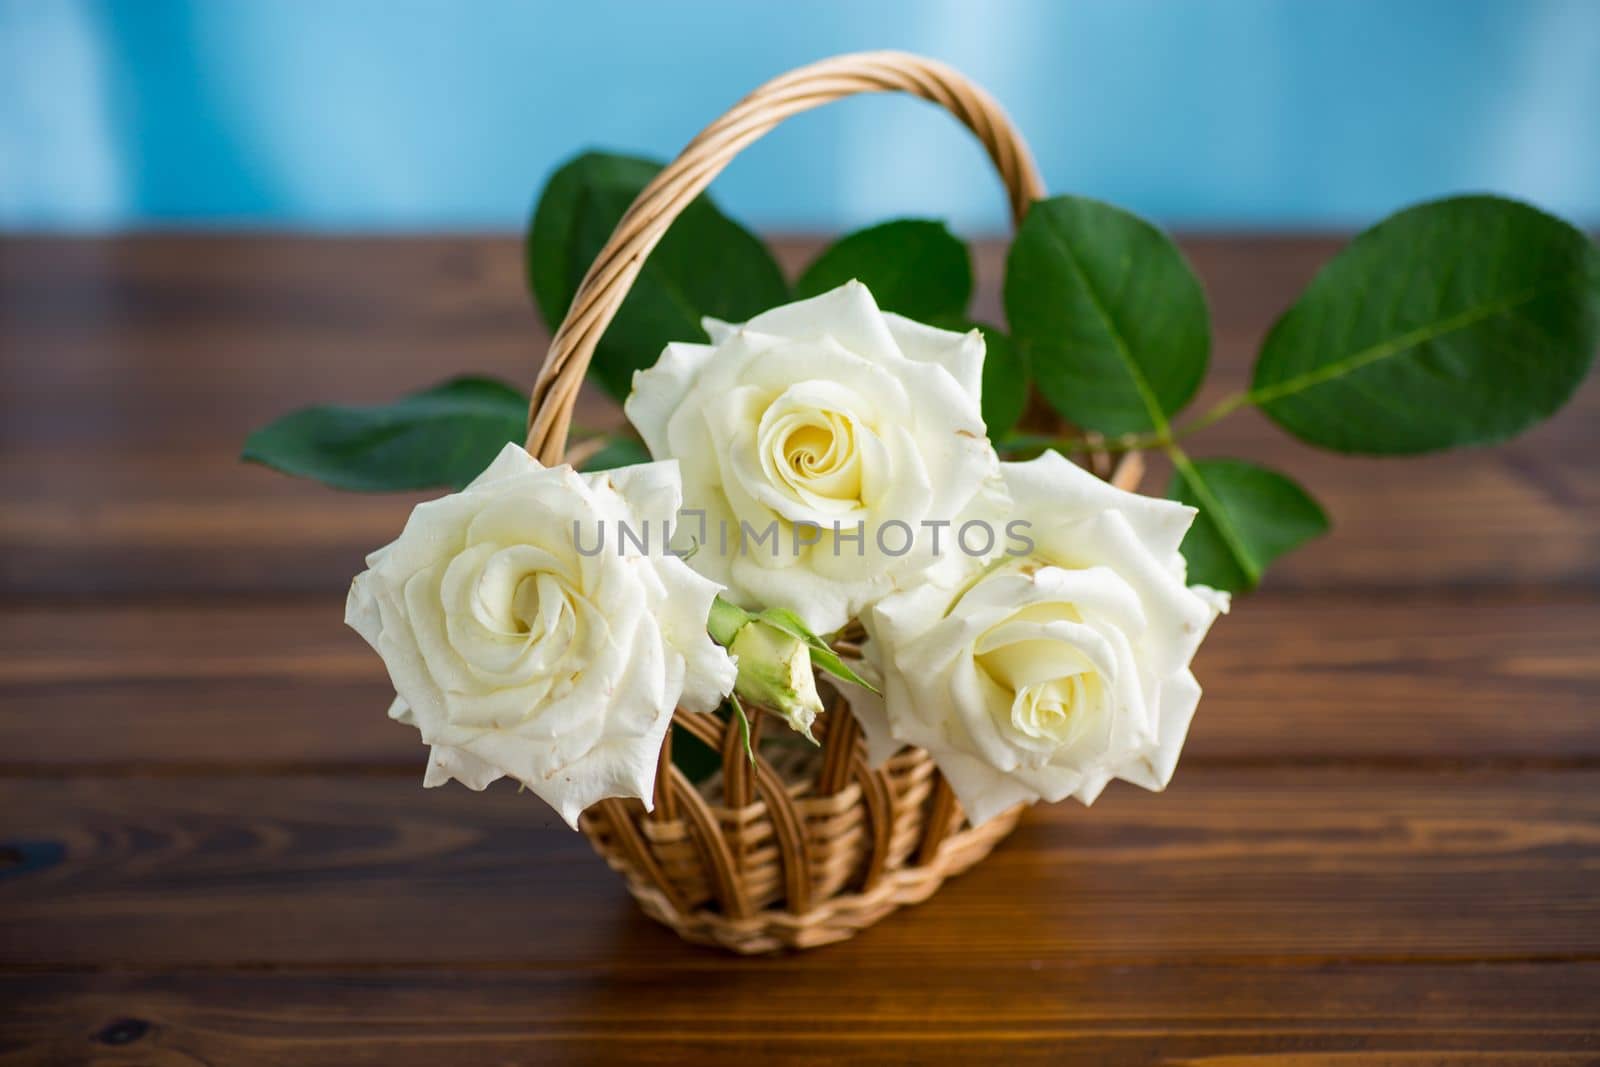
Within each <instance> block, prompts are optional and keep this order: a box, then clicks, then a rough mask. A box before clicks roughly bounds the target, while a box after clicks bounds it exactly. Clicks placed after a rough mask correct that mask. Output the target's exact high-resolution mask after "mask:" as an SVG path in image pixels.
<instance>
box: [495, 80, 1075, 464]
mask: <svg viewBox="0 0 1600 1067" xmlns="http://www.w3.org/2000/svg"><path fill="white" fill-rule="evenodd" d="M887 92H903V93H910V94H911V95H912V96H920V97H921V98H922V99H924V100H929V101H932V102H933V103H935V104H938V105H939V106H940V107H942V108H944V109H945V110H946V111H949V112H950V113H951V114H952V115H954V116H955V117H956V118H958V119H960V120H961V122H962V123H963V124H964V125H965V126H966V127H967V128H968V129H970V130H971V131H972V132H973V133H974V134H975V135H976V136H977V138H978V140H979V141H981V142H983V147H984V149H985V150H987V151H988V153H989V158H990V159H991V160H993V161H994V165H995V169H996V170H998V171H999V172H1000V178H1001V180H1002V181H1003V182H1005V186H1006V194H1007V196H1008V197H1009V198H1010V201H1011V217H1012V220H1013V221H1014V222H1015V223H1019V224H1020V223H1021V221H1022V217H1023V216H1024V215H1026V214H1027V212H1028V207H1029V206H1030V205H1031V204H1032V203H1033V202H1034V201H1035V200H1038V199H1040V198H1041V197H1043V196H1044V184H1043V183H1042V182H1041V181H1040V180H1039V172H1038V170H1037V168H1035V166H1034V163H1033V157H1032V156H1031V155H1030V154H1029V152H1028V147H1027V145H1026V144H1024V143H1023V140H1022V137H1021V135H1020V134H1018V133H1017V130H1016V127H1014V126H1013V125H1012V124H1011V120H1010V119H1009V118H1007V117H1006V114H1005V112H1003V111H1002V110H1000V105H999V104H997V103H996V102H995V101H994V98H993V97H991V96H990V95H989V94H988V93H986V92H984V91H983V90H982V89H980V88H979V87H978V86H976V85H974V84H973V83H972V82H970V81H968V80H967V78H966V77H965V76H963V75H962V74H960V73H958V72H957V71H955V70H953V69H951V68H950V67H947V66H945V65H944V64H943V63H938V62H935V61H934V60H931V59H924V58H923V57H921V56H914V55H910V54H907V53H905V52H859V53H856V54H854V55H844V56H836V57H834V58H832V59H824V60H822V61H821V62H818V63H812V64H810V65H808V66H804V67H800V68H798V69H797V70H792V71H790V72H789V73H788V74H784V75H782V76H780V77H778V78H774V79H773V80H772V81H769V82H767V83H766V84H765V85H763V86H761V87H760V88H759V89H757V90H756V91H755V92H753V93H751V94H750V95H749V96H747V97H745V98H744V99H743V100H741V101H739V102H738V103H737V104H735V105H734V106H733V108H732V109H731V110H730V111H728V113H727V114H725V115H723V116H722V117H721V118H720V119H718V120H717V121H716V122H713V123H712V124H711V125H710V126H707V127H706V128H705V129H704V130H702V131H700V135H699V136H698V137H696V138H695V139H694V140H692V141H690V142H689V144H688V146H687V147H685V148H684V150H683V151H682V152H681V153H679V155H678V158H677V159H674V160H673V161H672V162H671V163H669V164H667V166H666V167H665V168H664V169H663V170H662V171H661V172H660V173H659V174H657V175H656V176H655V178H654V179H652V180H651V182H650V184H649V185H646V186H645V187H644V190H643V191H642V192H640V193H639V197H638V199H636V200H635V201H634V202H633V205H632V206H631V207H629V208H628V210H627V213H626V214H624V215H623V216H622V219H621V220H620V221H619V222H618V223H617V228H616V230H615V231H613V232H612V234H611V239H610V240H608V241H607V242H606V245H605V247H604V248H602V249H601V250H600V253H599V254H598V255H597V256H595V259H594V262H593V263H592V264H590V266H589V271H588V273H587V274H585V275H584V276H583V281H582V283H581V284H580V285H579V286H578V291H577V293H576V294H575V295H574V296H573V298H572V305H571V306H570V307H569V308H568V309H567V315H566V318H565V319H563V320H562V323H561V327H560V329H558V330H556V334H555V337H554V338H552V339H551V341H550V348H549V350H548V351H547V352H546V353H545V357H544V365H543V366H541V367H540V368H539V377H538V379H537V380H536V381H535V382H534V385H533V397H532V399H531V401H530V403H529V405H528V441H527V447H528V451H529V452H530V453H532V454H533V456H534V457H535V458H537V459H538V460H539V462H541V463H544V464H546V465H547V466H554V465H555V464H557V463H559V462H560V461H561V457H562V455H563V453H564V452H565V451H566V442H567V430H568V428H569V426H570V424H571V421H572V407H573V405H574V404H575V403H577V399H578V388H579V386H581V385H582V384H583V375H584V371H586V370H587V369H588V367H589V360H590V359H591V358H593V356H594V350H595V346H596V345H597V344H599V342H600V336H601V335H602V334H603V333H605V330H606V327H607V326H609V325H610V324H611V319H612V317H613V316H615V315H616V313H617V309H618V308H619V307H621V306H622V301H623V299H624V298H625V297H627V295H628V289H629V288H630V287H631V286H632V285H633V280H634V278H636V277H638V275H639V270H640V268H641V267H642V266H643V265H644V260H645V257H646V256H648V255H649V254H650V252H651V250H652V249H654V248H655V246H656V242H658V241H660V240H661V237H662V235H663V234H665V233H666V232H667V227H669V226H670V225H672V220H673V219H675V218H677V216H678V212H680V211H682V210H683V209H684V208H685V207H686V206H687V205H688V204H689V202H690V201H692V200H693V199H694V198H695V197H697V196H699V195H700V193H701V192H702V191H704V189H705V188H706V186H708V185H710V184H711V181H712V179H713V178H715V177H716V176H717V175H718V174H719V173H721V171H722V168H723V167H725V166H727V165H728V163H729V162H730V161H732V159H733V157H734V156H736V155H738V154H739V152H740V151H741V150H743V149H744V148H745V147H746V146H747V145H749V144H751V143H752V142H754V141H756V140H757V139H759V138H760V137H761V136H762V135H763V134H765V133H766V132H767V131H768V130H770V129H772V128H773V127H774V126H776V125H778V123H780V122H782V121H783V120H784V119H786V118H788V117H789V116H791V115H798V114H799V113H800V112H802V111H810V110H811V109H812V108H814V107H820V106H821V105H823V104H826V103H828V102H829V101H832V100H838V99H839V98H841V97H846V96H854V95H856V94H857V93H887Z"/></svg>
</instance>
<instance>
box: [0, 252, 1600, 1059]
mask: <svg viewBox="0 0 1600 1067" xmlns="http://www.w3.org/2000/svg"><path fill="white" fill-rule="evenodd" d="M1186 244H1187V248H1188V250H1189V252H1190V254H1191V256H1192V258H1193V260H1194V262H1195V264H1196V267H1197V269H1198V270H1199V272H1200V273H1201V275H1202V276H1203V278H1204V279H1205V282H1206V284H1207V287H1208V289H1209V290H1210V293H1211V297H1212V301H1213V304H1214V308H1215V320H1216V321H1215V327H1216V332H1217V352H1216V356H1215V359H1214V363H1215V371H1214V373H1213V376H1212V379H1211V382H1210V384H1209V385H1208V387H1207V389H1206V392H1205V394H1204V395H1202V397H1201V398H1200V402H1201V403H1205V402H1208V401H1209V400H1211V399H1213V398H1214V397H1215V396H1218V395H1220V394H1221V392H1222V391H1223V390H1224V389H1231V388H1234V387H1237V386H1238V385H1239V384H1240V383H1241V382H1242V381H1243V380H1244V378H1245V376H1246V373H1247V370H1248V366H1249V359H1250V353H1251V351H1252V349H1253V346H1254V344H1255V342H1256V340H1257V339H1258V338H1259V337H1260V336H1261V334H1262V333H1263V331H1264V330H1265V328H1266V327H1267V326H1268V325H1269V323H1270V322H1271V320H1272V317H1273V316H1274V314H1275V313H1276V312H1277V311H1278V310H1280V309H1281V308H1282V307H1284V306H1285V305H1286V304H1287V302H1288V301H1289V300H1290V299H1291V298H1292V297H1293V295H1294V294H1295V292H1296V291H1297V290H1298V288H1299V287H1300V286H1301V285H1303V284H1304V283H1305V281H1306V280H1307V279H1309V277H1310V276H1311V274H1312V273H1313V271H1314V270H1315V269H1316V267H1317V266H1318V265H1319V264H1320V263H1321V262H1323V261H1324V260H1325V259H1326V257H1327V256H1328V255H1329V254H1330V252H1331V251H1332V249H1333V248H1334V247H1335V243H1334V242H1331V241H1328V240H1321V239H1289V238H1261V237H1258V238H1250V239H1227V238H1210V239H1195V240H1190V241H1188V242H1186ZM812 247H814V245H810V244H808V243H807V242H786V243H784V245H783V247H782V252H783V255H784V258H785V259H786V261H787V262H789V263H790V264H793V263H796V262H798V261H801V260H803V259H804V257H805V255H806V253H807V250H808V248H812ZM518 257H519V253H518V247H517V244H516V242H515V241H512V240H507V239H504V238H427V239H422V238H410V239H398V238H396V239H314V238H304V237H300V238H293V237H264V236H228V237H199V236H181V237H180V236H173V237H143V238H129V239H119V240H65V239H31V238H15V237H13V238H7V239H4V240H0V387H3V392H0V459H3V463H0V1063H12V1062H17V1063H33V1062H39V1061H41V1060H43V1061H47V1062H82V1061H84V1060H86V1059H97V1060H98V1059H103V1060H104V1061H105V1062H114V1063H160V1064H168V1063H170V1064H180V1063H215V1064H237V1063H296V1064H313V1063H330V1064H333V1063H338V1064H348V1063H358V1062H380V1061H381V1062H383V1063H385V1064H412V1063H416V1064H437V1063H457V1062H496V1063H504V1062H530V1063H568V1062H596V1063H610V1062H619V1061H648V1062H672V1061H676V1060H678V1059H682V1060H683V1061H685V1062H698V1063H709V1062H721V1061H723V1060H730V1061H732V1060H740V1061H746V1062H780V1061H783V1060H787V1059H790V1058H794V1059H800V1060H804V1059H807V1058H810V1057H816V1056H819V1055H823V1054H825V1055H826V1057H827V1058H829V1059H831V1060H833V1061H836V1062H840V1063H864V1064H865V1063H870V1064H885V1063H897V1062H907V1063H928V1062H952V1063H970V1062H973V1060H974V1059H976V1058H979V1057H1001V1060H1000V1062H1006V1063H1011V1062H1035V1061H1037V1062H1050V1063H1055V1062H1061V1061H1062V1060H1064V1059H1067V1058H1070V1057H1074V1056H1081V1057H1084V1058H1087V1059H1090V1060H1098V1061H1102V1062H1128V1061H1133V1062H1144V1061H1162V1060H1185V1061H1187V1060H1195V1059H1202V1058H1206V1059H1214V1060H1216V1061H1217V1062H1225V1063H1232V1062H1236V1061H1242V1060H1245V1059H1247V1058H1252V1057H1256V1056H1268V1055H1272V1056H1278V1057H1285V1058H1288V1059H1290V1060H1291V1061H1294V1062H1302V1063H1313V1062H1316V1063H1321V1062H1326V1060H1327V1059H1329V1058H1330V1057H1331V1058H1333V1059H1336V1060H1338V1062H1344V1061H1345V1059H1346V1058H1350V1059H1353V1060H1357V1061H1359V1060H1362V1059H1364V1058H1370V1059H1372V1060H1375V1061H1384V1062H1390V1061H1393V1060H1395V1059H1401V1060H1404V1061H1405V1062H1408V1063H1409V1062H1427V1063H1456V1062H1465V1061H1467V1060H1469V1059H1470V1060H1472V1062H1478V1057H1475V1056H1472V1055H1470V1053H1472V1052H1474V1051H1480V1052H1489V1053H1493V1054H1496V1056H1492V1057H1490V1058H1497V1057H1498V1056H1503V1057H1505V1058H1506V1059H1514V1060H1516V1061H1517V1062H1582V1061H1587V1062H1594V1060H1595V1057H1596V1056H1600V1036H1597V1024H1600V719H1597V711H1600V708H1597V704H1600V701H1597V698H1600V658H1597V656H1596V639H1597V637H1600V596H1597V594H1600V581H1597V580H1600V474H1597V473H1596V465H1595V457H1596V455H1597V450H1600V420H1597V415H1600V383H1593V382H1592V383H1591V384H1590V385H1589V386H1587V387H1586V388H1585V389H1584V390H1583V391H1582V392H1581V393H1580V395H1579V397H1578V398H1577V400H1576V401H1575V402H1574V403H1573V405H1572V407H1571V408H1570V409H1569V410H1568V411H1566V412H1565V413H1564V414H1563V415H1562V416H1560V417H1559V418H1558V419H1556V420H1554V421H1553V422H1551V423H1550V424H1547V425H1546V426H1544V427H1541V428H1540V429H1538V430H1537V431H1535V432H1533V433H1530V434H1528V435H1527V436H1526V437H1524V438H1522V439H1520V440H1518V441H1517V442H1515V443H1513V444H1511V445H1509V446H1506V447H1502V448H1498V449H1494V450H1480V451H1468V452H1462V453H1458V454H1454V455H1446V456H1433V457H1426V458H1421V459H1413V460H1405V461H1400V460H1389V461H1376V460H1355V459H1347V458H1341V457H1334V456H1329V455H1324V454H1320V453H1316V452H1313V451H1311V450H1309V449H1307V448H1304V447H1301V446H1298V445H1296V444H1294V443H1292V442H1290V441H1288V440H1287V439H1286V438H1284V437H1283V436H1281V435H1280V434H1278V433H1277V432H1276V431H1275V430H1274V429H1273V428H1272V427H1271V426H1270V425H1269V424H1268V423H1266V422H1265V421H1264V420H1263V419H1261V418H1259V417H1258V416H1256V415H1254V414H1251V413H1245V414H1241V415H1239V416H1237V417H1236V418H1233V419H1230V420H1228V421H1227V422H1224V423H1222V424H1220V425H1219V426H1217V427H1216V428H1215V429H1214V431H1212V432H1209V433H1207V434H1205V435H1203V436H1201V437H1199V438H1197V439H1196V444H1197V449H1196V451H1197V452H1198V453H1199V454H1204V455H1209V454H1215V455H1237V456H1244V457H1251V458H1256V459H1260V460H1265V461H1267V462H1270V463H1271V464H1273V465H1274V466H1278V467H1281V468H1283V469H1285V470H1287V471H1289V472H1291V473H1293V474H1294V475H1295V476H1296V477H1298V478H1299V479H1301V480H1302V481H1303V482H1304V483H1305V484H1306V485H1308V486H1309V487H1311V489H1312V490H1313V491H1314V492H1315V493H1316V494H1317V495H1318V496H1319V497H1320V498H1321V499H1322V500H1323V502H1324V503H1325V504H1326V505H1327V507H1328V509H1329V511H1330V512H1331V514H1332V516H1333V518H1334V521H1335V530H1334V533H1333V534H1332V535H1331V536H1330V537H1328V538H1326V539H1324V540H1322V541H1321V542H1319V543H1317V544H1315V545H1313V546H1311V547H1310V548H1308V549H1306V550H1305V551H1303V552H1301V553H1299V554H1297V555H1295V556H1293V557H1292V558H1290V559H1288V560H1287V561H1285V562H1284V563H1283V564H1282V565H1281V566H1279V567H1278V568H1277V569H1276V570H1275V571H1274V572H1273V573H1272V574H1271V575H1270V577H1269V581H1268V584H1267V587H1266V589H1265V590H1263V591H1262V592H1260V593H1258V594H1256V595H1254V596H1251V597H1248V598H1245V599H1243V600H1241V601H1240V602H1239V603H1238V604H1237V605H1236V607H1235V610H1234V613H1233V614H1232V615H1230V616H1229V617H1228V618H1226V619H1224V620H1222V621H1221V622H1220V623H1219V624H1218V625H1217V627H1216V629H1215V631H1214V633H1213V636H1212V638H1211V639H1210V642H1209V644H1208V645H1207V647H1206V648H1205V649H1204V650H1203V652H1202V654H1201V656H1200V658H1199V661H1198V663H1197V667H1196V670H1197V673H1198V675H1199V677H1200V679H1201V682H1202V684H1203V685H1204V686H1205V687H1206V691H1207V692H1206V698H1205V700H1204V701H1203V703H1202V705H1201V708H1200V712H1199V715H1198V717H1197V719H1196V721H1195V724H1194V729H1193V732H1192V734H1191V737H1190V741H1189V746H1188V751H1187V753H1186V755H1185V757H1184V761H1183V763H1182V765H1181V766H1180V767H1179V770H1178V774H1177V777H1176V780H1175V781H1174V782H1173V784H1172V786H1171V788H1170V789H1169V790H1168V791H1167V792H1166V793H1165V794H1163V795H1153V794H1147V793H1144V792H1142V791H1140V790H1138V789H1135V788H1132V787H1127V786H1121V785H1114V786H1113V787H1112V788H1111V789H1109V790H1108V791H1107V793H1106V795H1105V796H1104V797H1102V799H1101V800H1100V801H1099V802H1098V803H1096V804H1095V806H1094V807H1093V808H1092V809H1088V810H1086V809H1084V808H1082V807H1080V806H1078V805H1076V804H1075V803H1069V804H1063V805H1058V806H1054V807H1045V808H1039V809H1035V810H1034V811H1032V812H1030V813H1029V814H1028V815H1027V816H1026V817H1025V818H1024V820H1023V822H1022V825H1021V827H1020V828H1019V829H1018V830H1017V832H1016V833H1015V834H1014V835H1013V837H1012V838H1011V839H1010V840H1009V841H1008V842H1006V843H1005V844H1003V845H1002V846H1001V847H1000V848H999V849H998V850H997V851H996V852H995V854H994V855H993V856H992V857H990V858H989V859H988V860H987V861H986V862H985V863H983V864H982V865H980V866H979V867H978V868H976V869H975V870H974V871H972V872H971V873H969V874H966V875H964V876H962V877H961V878H959V879H956V880H954V881H952V882H950V883H949V884H948V885H946V886H945V887H944V888H943V889H942V890H941V891H940V892H939V893H938V894H937V895H936V896H935V897H934V898H933V899H932V900H930V901H929V902H928V903H926V904H924V905H921V906H919V907H916V908H914V909H909V910H906V911H902V912H900V913H898V914H896V915H894V916H892V917H890V918H889V919H887V920H885V921H884V922H882V923H880V924H879V925H877V926H876V927H874V928H872V929H871V930H869V931H867V932H866V933H864V934H862V935H861V936H860V937H858V938H856V939H855V940H854V941H851V942H848V943H846V944H843V945H838V946H834V947H830V948H826V949H821V950H817V951H813V952H809V953H803V954H796V955H786V956H779V957H773V958H761V959H739V958H733V957H729V956H725V955H722V954H719V953H718V952H716V951H713V950H709V949H703V948H695V947H690V946H687V945H684V944H682V943H680V942H679V941H677V940H676V939H675V937H674V936H673V935H672V934H671V933H669V932H668V931H666V930H665V929H663V928H660V927H658V926H656V925H655V924H654V923H652V922H651V921H650V920H649V919H647V918H645V917H644V916H643V915H642V914H641V913H639V912H638V911H637V910H636V909H635V907H634V905H633V903H632V902H631V900H630V899H629V897H628V895H627V893H626V892H625V891H624V889H623V887H622V885H621V883H620V881H619V880H618V879H617V878H616V876H615V875H613V874H612V873H611V872H610V871H609V870H608V869H607V868H606V867H605V865H604V864H603V863H602V862H601V861H600V860H599V859H598V858H597V857H596V856H595V855H594V854H593V853H592V852H591V851H590V849H589V847H588V845H587V844H586V843H585V841H584V839H583V838H581V837H580V836H578V835H576V834H574V833H572V832H571V831H570V830H567V829H566V828H565V827H563V826H562V825H560V824H559V823H558V822H556V820H555V819H554V817H553V816H552V815H551V814H550V813H549V812H548V811H547V810H545V809H544V808H543V807H542V806H541V805H539V804H538V803H536V802H534V801H533V800H531V799H530V798H528V797H526V796H519V795H518V794H517V793H516V792H515V791H514V790H512V789H509V788H495V789H491V790H490V791H489V792H488V793H487V794H484V795H477V794H472V793H469V792H468V791H467V790H465V789H460V788H455V787H450V788H445V789H439V790H426V791H425V790H423V789H422V788H421V774H422V763H423V752H422V750H421V748H420V747H419V745H418V743H417V741H416V738H415V736H414V734H413V733H412V731H410V730H407V729H405V728H402V727H399V726H397V725H395V724H393V723H391V722H389V721H387V720H386V719H385V718H384V715H383V712H384V709H385V707H386V705H387V703H388V695H389V694H388V689H387V686H386V682H385V679H384V676H383V673H382V668H381V665H380V663H379V661H378V659H377V657H375V656H374V655H372V654H371V652H370V651H369V650H368V649H367V648H366V647H365V646H364V645H363V644H362V643H361V642H360V640H359V639H358V638H357V637H356V636H355V635H354V634H353V633H350V632H348V631H347V630H345V629H344V627H343V626H342V624H341V615H342V605H343V599H344V591H345V588H346V586H347V584H348V581H349V578H350V576H351V575H352V574H353V573H354V572H355V571H356V570H358V569H359V567H360V561H361V557H362V556H363V554H364V553H365V551H366V550H368V549H370V548H373V547H375V546H377V545H379V544H382V543H384V542H386V541H387V540H389V539H390V538H391V537H392V536H393V535H394V534H395V533H396V532H397V531H398V529H399V528H400V525H401V523H402V521H403V519H404V516H405V514H406V511H407V509H408V508H409V507H410V505H411V504H412V503H413V502H414V500H415V499H417V497H415V496H409V497H356V496H341V495H339V494H336V493H333V492H330V491H327V490H323V489H321V488H318V487H316V486H313V485H309V484H306V483H301V482H296V481H293V480H290V479H287V478H283V477H280V476H278V475H275V474H272V473H270V472H268V471H265V470H262V469H259V468H254V467H246V466H241V465H239V464H238V463H237V462H235V458H234V457H235V456H236V454H237V451H238V448H239V445H240V442H241V440H242V438H243V435H244V434H245V432H246V431H247V430H248V429H250V428H251V427H253V426H256V425H258V424H260V423H262V422H263V421H265V420H267V419H269V418H271V417H273V416H275V415H277V414H280V413H282V412H284V411H286V410H288V409H290V408H293V407H296V406H299V405H303V404H306V403H311V402H319V401H350V402H364V401H376V400H380V399H385V398H389V397H393V396H395V395H397V394H399V393H400V392H402V391H405V390H409V389H412V388H415V387H419V386H422V385H425V384H428V383H430V382H432V381H435V380H437V379H440V378H443V377H446V376H448V375H450V374H454V373H458V372H463V371H468V370H472V371H481V372H487V373H493V374H497V375H501V376H504V377H507V378H510V379H513V380H517V381H521V382H523V383H526V382H528V381H531V378H532V374H533V370H534V366H535V364H536V361H537V360H538V359H539V357H540V356H541V355H542V352H543V344H544V338H545V334H544V332H543V330H542V328H541V327H540V326H539V325H538V323H537V321H536V318H535V316H534V314H533V312H532V311H531V310H530V305H529V302H528V300H527V299H526V297H525V296H524V294H523V291H522V283H521V277H520V268H519V258H518ZM999 262H1000V250H999V249H998V248H997V247H995V246H984V247H983V248H982V249H980V254H979V274H980V279H981V282H982V285H981V290H982V291H981V295H980V305H981V309H982V310H984V311H985V313H986V314H988V315H991V316H993V315H996V314H997V308H996V304H997V301H996V298H995V281H996V278H997V276H998V272H999ZM611 417H614V416H613V414H612V413H611V412H610V411H609V410H608V409H607V408H606V406H605V405H603V404H601V403H599V402H597V401H594V400H593V399H590V400H588V401H587V402H586V405H585V409H584V412H583V414H582V418H584V419H586V420H589V421H591V422H598V421H602V420H605V419H608V418H611ZM1155 488H1159V485H1156V486H1155ZM1336 1054H1337V1055H1336ZM756 1057H759V1059H755V1058H756Z"/></svg>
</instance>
